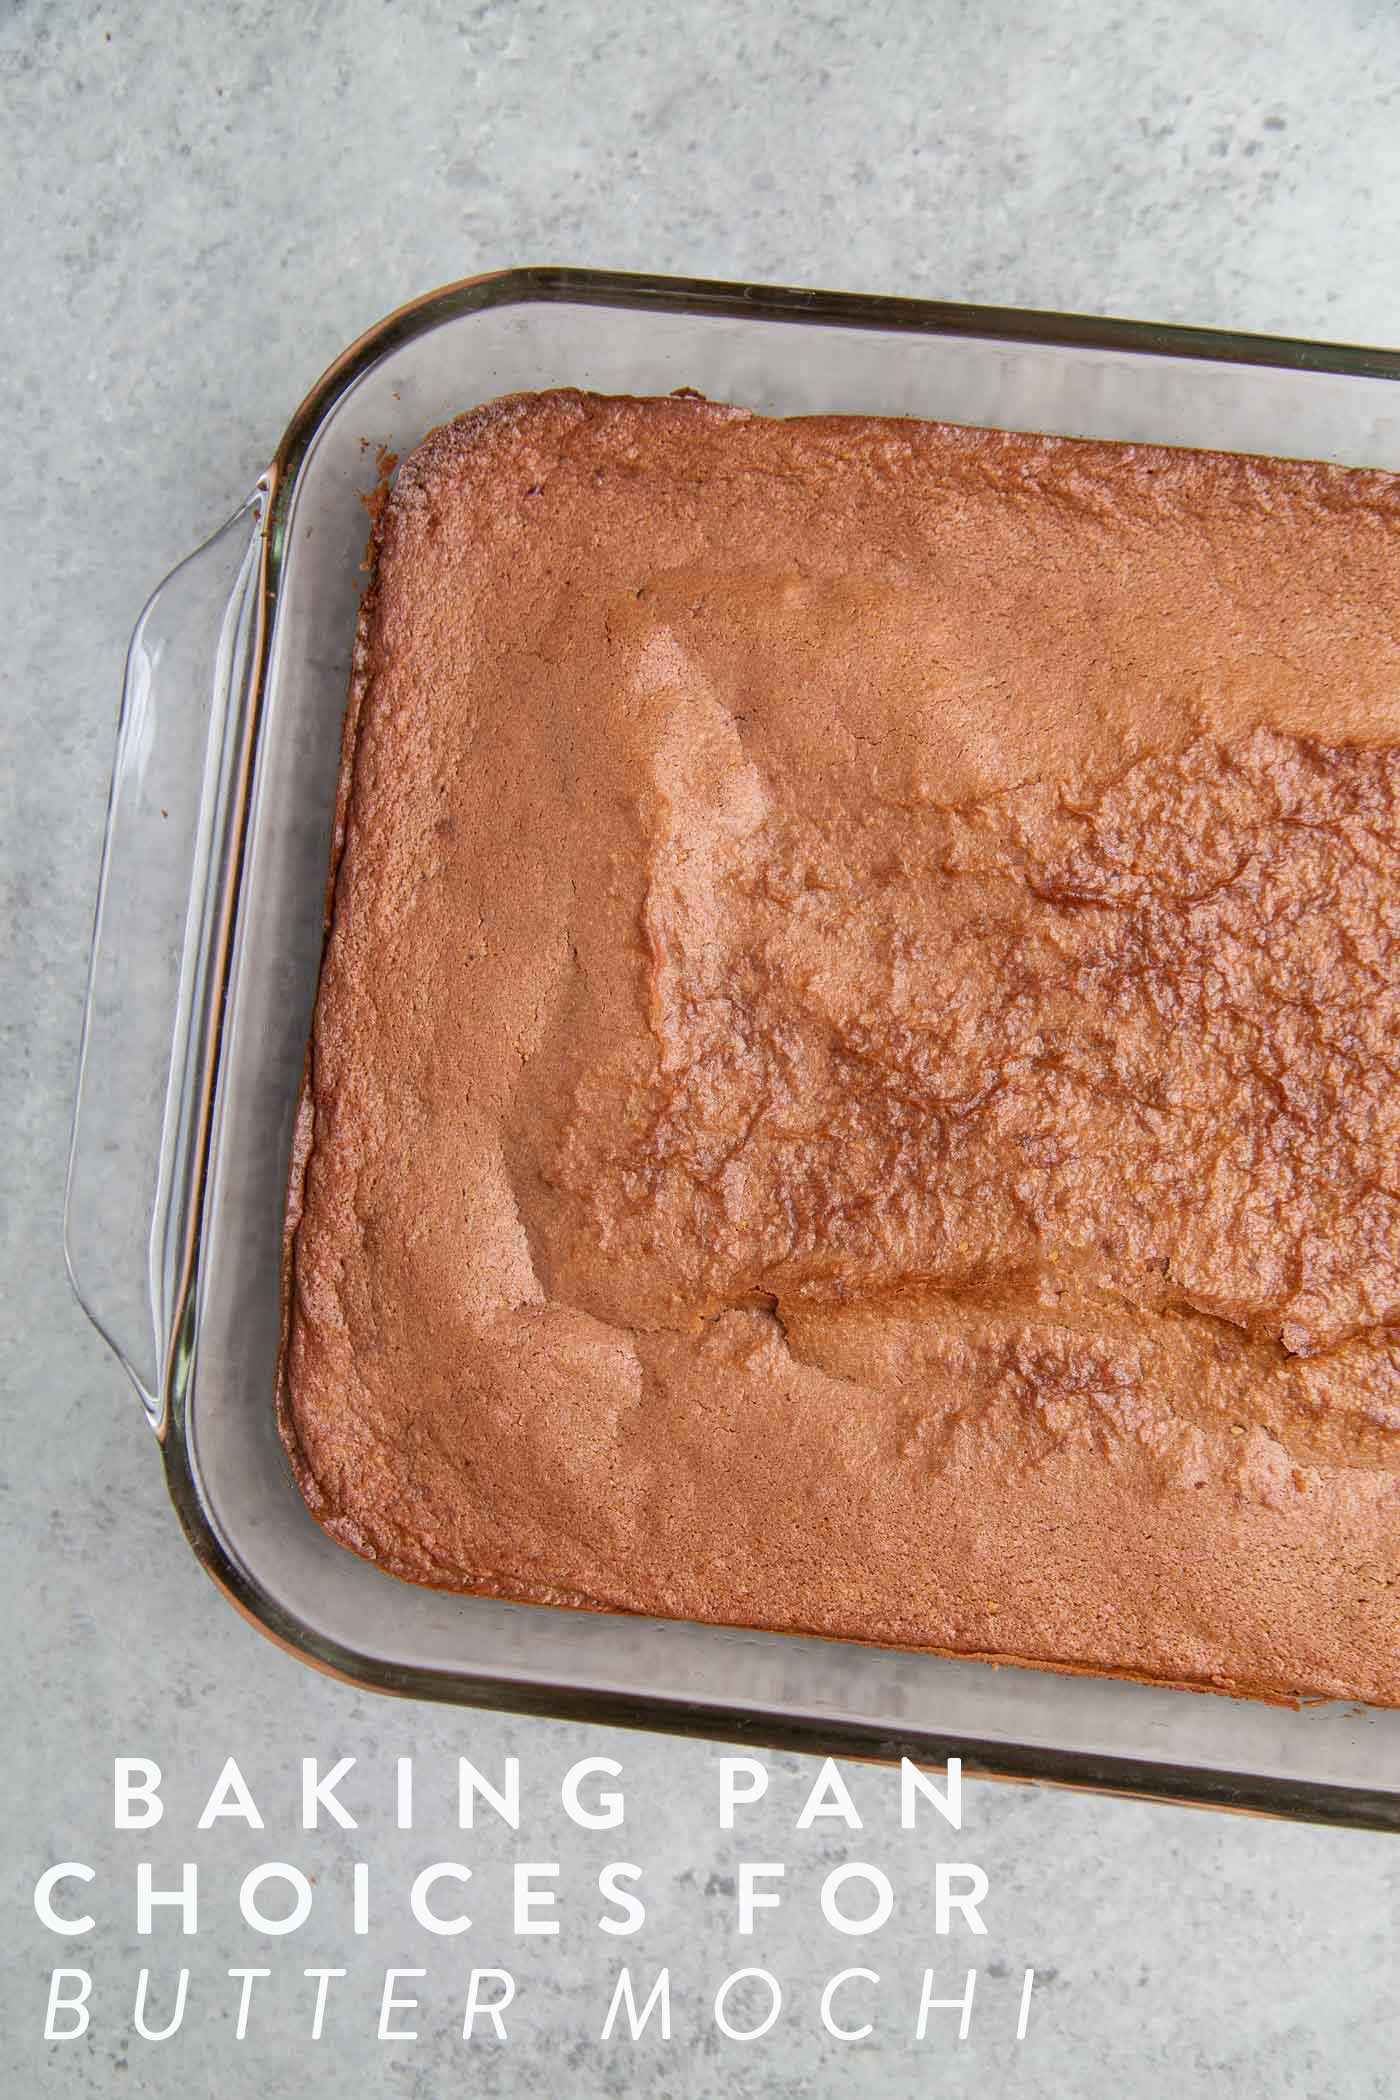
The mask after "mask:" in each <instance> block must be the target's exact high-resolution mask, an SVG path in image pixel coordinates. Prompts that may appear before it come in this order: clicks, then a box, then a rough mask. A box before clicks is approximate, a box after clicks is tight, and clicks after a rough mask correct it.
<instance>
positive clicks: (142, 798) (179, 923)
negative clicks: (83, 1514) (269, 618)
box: [63, 482, 267, 1430]
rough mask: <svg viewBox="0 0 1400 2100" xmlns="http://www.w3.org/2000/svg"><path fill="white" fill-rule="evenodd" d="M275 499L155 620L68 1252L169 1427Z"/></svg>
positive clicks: (67, 1208) (108, 889)
mask: <svg viewBox="0 0 1400 2100" xmlns="http://www.w3.org/2000/svg"><path fill="white" fill-rule="evenodd" d="M266 496H267V489H266V484H265V483H263V482H260V483H259V484H258V487H257V488H256V489H255V490H254V492H253V494H252V495H251V496H250V497H249V498H248V500H247V501H246V502H245V503H244V504H242V505H241V506H240V508H239V509H238V510H237V511H236V512H235V513H234V515H233V517H231V518H230V519H229V520H228V522H227V524H225V525H223V526H222V527H221V528H220V529H219V531H218V532H216V533H215V534H214V535H213V537H212V538H211V539H209V540H207V541H206V542H205V544H204V545H203V546H202V547H200V548H199V549H198V550H197V551H196V552H195V553H194V554H192V555H190V556H189V558H188V560H186V561H184V562H182V563H181V564H180V566H179V568H177V569H175V570H173V571H172V572H171V574H170V575H169V576H167V578H166V579H165V581H164V583H162V584H161V585H160V587H159V588H158V589H157V590H156V591H155V593H154V594H153V596H152V597H151V598H150V600H149V602H148V603H147V605H146V608H145V611H144V612H143V613H142V615H141V617H140V619H139V620H138V621H137V623H136V631H135V633H134V634H133V635H132V638H131V647H130V649H129V651H128V653H127V660H126V677H125V681H124V684H123V689H122V701H121V713H120V717H119V719H118V725H117V749H116V758H115V761H114V764H113V768H112V789H111V798H110V801H109V803H108V809H107V829H106V836H105V840H104V843H103V849H102V871H101V875H100V878H99V882H98V892H97V912H96V919H95V923H94V928H93V942H92V960H91V964H90V966H89V972H88V987H87V1004H86V1008H85V1011H84V1016H83V1036H82V1049H81V1052H80V1055H79V1064H78V1085H77V1098H76V1101H75V1104H74V1111H73V1134H72V1143H71V1147H70V1151H69V1158H68V1184H67V1190H66V1195H65V1200H64V1215H63V1244H64V1257H65V1259H66V1261H67V1264H68V1273H69V1276H70V1278H71V1280H72V1283H73V1288H74V1290H75V1291H76V1292H77V1294H78V1298H79V1300H80V1302H81V1303H82V1306H83V1308H84V1310H85V1311H86V1312H87V1314H88V1316H89V1318H90V1319H91V1320H92V1322H93V1324H94V1325H95V1326H96V1328H97V1329H98V1331H99V1333H100V1334H101V1335H102V1336H103V1337H104V1338H105V1340H106V1341H107V1342H108V1343H109V1345H110V1346H111V1348H112V1349H113V1350H114V1351H115V1353H116V1355H117V1357H118V1358H119V1359H120V1361H121V1363H122V1364H123V1366H124V1367H125V1369H126V1371H127V1373H128V1375H129V1376H130V1378H131V1381H132V1383H133V1385H134V1386H135V1387H136V1390H137V1391H138V1393H139V1394H140V1395H141V1398H142V1401H143V1403H144V1405H145V1408H146V1412H147V1414H148V1416H149V1417H150V1420H151V1422H152V1424H153V1426H154V1427H156V1428H157V1430H159V1429H160V1428H161V1427H162V1423H163V1396H164V1393H165V1390H166V1383H167V1369H168V1364H169V1358H170V1352H171V1349H172V1346H173V1345H174V1341H175V1335H174V1323H175V1320H176V1317H177V1308H178V1304H179V1298H180V1292H181V1285H182V1280H183V1277H184V1274H185V1268H186V1263H187V1259H188V1252H189V1243H190V1234H191V1230H192V1225H193V1214H194V1206H195V1204H196V1203H197V1199H198V1188H197V1186H196V1182H197V1177H198V1159H199V1154H200V1150H201V1138H202V1133H203V1128H204V1113H205V1091H206V1087H207V1083H208V1079H209V1064H210V1058H211V1056H212V1049H213V1038H214V1034H215V1032H216V1030H217V1022H218V1014H217V1003H218V1000H219V998H220V996H221V988H222V971H221V969H220V968H219V967H218V957H219V955H220V953H221V950H222V942H221V939H220V935H221V931H226V928H222V927H221V918H222V915H223V914H224V913H225V911H226V909H227V904H226V897H227V885H226V883H225V882H224V881H223V880H222V879H221V878H222V876H223V875H224V874H225V873H226V872H227V871H228V868H229V856H230V854H234V855H236V853H237V849H238V808H239V805H240V802H241V796H240V793H239V788H240V783H241V775H242V767H243V765H244V763H245V762H246V728H247V720H246V718H247V714H248V709H247V707H246V705H245V704H244V703H245V701H246V699H247V696H248V693H249V690H250V687H251V681H252V678H253V676H254V675H255V669H256V657H257V653H258V640H259V627H260V620H261V592H260V587H259V585H260V555H261V550H262V539H263V525H264V517H265V511H266Z"/></svg>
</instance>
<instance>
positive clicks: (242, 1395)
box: [65, 269, 1400, 1829]
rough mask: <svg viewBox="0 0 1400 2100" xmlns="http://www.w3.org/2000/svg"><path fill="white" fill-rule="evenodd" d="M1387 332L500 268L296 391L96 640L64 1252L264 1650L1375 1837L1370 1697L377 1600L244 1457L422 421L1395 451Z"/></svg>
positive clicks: (262, 1468)
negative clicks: (118, 701) (403, 498)
mask: <svg viewBox="0 0 1400 2100" xmlns="http://www.w3.org/2000/svg"><path fill="white" fill-rule="evenodd" d="M1397 380H1400V354H1397V353H1394V352H1388V351H1381V350H1361V349H1346V348H1340V347H1336V346H1332V345H1328V344H1318V343H1305V342H1293V341H1284V340H1275V339H1271V338H1262V337H1243V336H1234V335H1226V334H1216V333H1211V332H1207V331H1204V330H1197V329H1182V328H1165V327H1151V326H1144V325H1139V324H1136V323H1131V322H1118V321H1103V320H1086V319H1079V318H1074V317H1067V316H1062V315H1053V314H1039V313H1022V312H1009V311H999V310H996V309H992V308H983V307H967V306H951V305H943V304H936V303H933V302H927V301H919V300H907V299H883V298H865V297H853V296H845V295H836V294H829V293H823V292H809V291H794V290H781V289H773V288H767V287H762V286H753V285H740V284H707V283H699V282H695V281H691V280H685V279H676V278H652V277H640V276H621V275H614V274H611V273H605V272H599V271H586V270H564V269H521V270H508V271H503V272H499V273H496V274H493V275H489V276H485V277H478V278H473V279H470V280H468V281H466V282H465V283H462V284H456V285H451V286H448V287H447V288H445V289H444V290H442V291H438V292H434V293H432V294H430V295H428V296H427V297H425V298H423V299H420V300H417V301H416V302H415V303H414V304H412V305H410V306H407V307H404V308H402V309H401V310H400V311H399V312H397V313H395V314H393V315H391V316H390V317H389V318H388V319H387V320H385V321H383V322H381V323H380V325H379V326H378V327H377V328H374V329H372V330H371V331H370V332H369V334H367V335H366V336H364V337H362V338H361V340H360V341H359V342H358V343H356V344H354V345H353V346H352V347H351V348H350V349H349V350H347V351H346V353H345V354H344V356H343V357H341V358H340V360H339V361H338V362H337V363H336V364H335V365H334V366H332V368H331V369H330V371H329V372H327V373H326V375H325V377H324V378H323V379H322V380H321V381H320V382H319V383H318V384H317V386H316V387H315V388H314V389H313V391H312V392H311V394H310V395H309V396H308V397H307V399H306V401H305V402H304V403H303V404H302V406H301V408H300V409H299V410H298V411H297V413H296V415H295V416H294V418H293V419H292V422H291V424H290V426H289V428H288V430H287V432H286V435H285V436H284V438H283V439H282V442H281V444H280V446H279V447H278V449H277V453H276V455H275V457H274V459H273V461H272V464H271V465H270V466H269V468H268V469H267V471H266V473H264V474H263V475H262V476H261V477H260V478H259V479H258V481H257V483H256V485H255V487H254V488H253V490H252V493H251V494H250V495H249V496H248V498H247V500H246V501H245V502H244V503H243V504H242V505H241V507H240V508H239V510H238V511H237V512H236V513H235V515H234V516H233V517H232V518H231V519H230V520H229V522H228V523H227V524H226V525H225V526H224V527H223V528H222V529H221V530H220V531H219V532H217V533H216V534H215V535H214V537H213V538H212V539H211V540H209V541H208V542H207V544H206V545H205V546H204V547H202V548H201V549H200V550H199V551H198V552H197V553H195V554H193V555H191V557H190V558H189V560H188V561H186V562H185V563H184V564H182V566H181V567H180V568H178V569H177V570H175V572H174V573H173V574H172V575H171V576H170V577H169V578H167V580H166V581H165V583H163V584H162V585H161V586H160V588H159V590H158V591H157V592H156V594H155V596H154V597H153V598H152V599H151V601H150V603H149V604H148V605H147V607H146V610H145V612H144V613H143V614H142V616H141V620H140V623H139V624H138V626H137V629H136V632H135V635H134V637H133V640H132V645H131V652H130V656H129V659H128V664H127V675H126V685H125V692H124V697H123V702H122V711H121V719H120V726H119V731H118V740H117V752H116V762H115V770H114V775H113V784H112V798H111V805H110V811H109V817H108V825H107V835H106V845H105V849H104V856H103V865H102V877H101V885H100V892H99V901H98V908H97V918H96V926H95V931H94V939H93V955H92V966H91V975H90V981H89V990H88V1002H87V1012H86V1019H85V1025H84V1032H83V1048H82V1057H81V1065H80V1072H79V1082H78V1096H77V1105H76V1111H75V1116H74V1129H73V1145H72V1153H71V1158H70V1162H69V1178H68V1192H67V1207H66V1233H65V1236H66V1248H67V1256H68V1263H69V1268H70V1272H71V1274H72V1276H73V1279H74V1284H75V1288H76V1289H77V1291H78V1295H79V1297H80V1298H81V1300H82V1302H83V1304H84V1306H85V1308H86V1309H87V1311H88V1312H89V1314H90V1316H91V1317H92V1319H93V1320H94V1322H95V1323H96V1324H97V1326H98V1327H99V1329H100V1330H101V1332H102V1333H103V1334H104V1335H105V1336H106V1338H107V1339H108V1341H109V1342H110V1343H111V1345H112V1347H113V1348H114V1350H115V1351H116V1352H117V1354H118V1356H119V1357H120V1358H121V1360H122V1362H123V1364H124V1365H125V1367H126V1369H127V1371H128V1372H129V1374H130V1376H131V1378H132V1380H133V1382H134V1384H135V1385H136V1387H137V1390H138V1391H139V1393H140V1395H141V1397H142V1400H143V1402H144V1404H145V1407H146V1411H147V1414H148V1416H149V1418H150V1421H151V1424H152V1426H153V1427H154V1429H155V1431H156V1434H157V1437H158V1439H159V1443H160V1449H161V1452H162V1456H163V1459H164V1464H165V1471H166V1477H167V1481H168V1483H169V1488H170V1492H171V1496H172V1498H173V1500H174V1503H175V1506H176V1508H177V1510H178V1511H179V1514H180V1517H181V1519H182V1521H183V1523H184V1525H185V1528H186V1531H187V1533H188V1535H189V1538H190V1541H191V1543H192V1545H193V1547H194V1549H195V1552H196V1553H197V1555H198V1556H199V1559H200V1560H201V1562H202V1563H203V1565H204V1566H205V1568H206V1569H207V1570H208V1571H209V1573H210V1574H211V1575H212V1576H213V1578H214V1579H215V1581H216V1582H218V1583H219V1584H220V1586H221V1587H222V1588H223V1589H224V1591H225V1592H226V1594H227V1595H228V1596H229V1598H230V1599H231V1600H232V1601H233V1602H234V1603H235V1604H236V1605H237V1606H238V1607H239V1608H240V1609H241V1610H242V1611H243V1612H244V1613H245V1614H246V1615H247V1616H248V1617H250V1618H251V1619H252V1620H253V1621H254V1622H255V1624H257V1625H258V1626H260V1627H261V1628H262V1629H263V1630H264V1631H265V1632H266V1633H268V1634H269V1635H270V1636H271V1637H272V1638H273V1639H274V1640H277V1641H279V1642H280V1643H281V1644H282V1645H284V1646H286V1647H288V1648H291V1649H293V1650H294V1651H295V1652H296V1653H298V1654H300V1655H302V1656H304V1657H305V1658H306V1660H307V1661H309V1662H312V1663H314V1664H316V1665H318V1666H319V1667H321V1668H323V1669H326V1670H328V1671H331V1672H333V1673H335V1674H338V1675H340V1676H342V1677H344V1678H347V1679H350V1680H353V1681H354V1682H356V1683H360V1684H364V1685H369V1686H373V1687H375V1688H376V1689H379V1690H382V1691H389V1692H397V1693H401V1694H407V1695H410V1696H413V1697H418V1698H432V1699H444V1700H454V1701H458V1702H461V1703H463V1704H467V1705H478V1706H492V1707H499V1708H504V1709H508V1710H512V1711H516V1712H520V1713H540V1714H553V1715H560V1716H568V1717H572V1718H576V1719H590V1718H591V1719H596V1720H598V1721H600V1722H609V1723H627V1724H632V1725H636V1726H640V1727H647V1728H658V1729H669V1730H673V1731H680V1732H684V1733H687V1734H698V1735H713V1736H717V1737H721V1738H724V1739H728V1740H736V1739H751V1740H753V1741H756V1742H759V1743H764V1744H770V1745H775V1746H787V1747H791V1748H797V1749H806V1750H814V1751H822V1752H830V1753H834V1754H845V1755H856V1756H867V1757H873V1758H895V1757H898V1756H900V1755H901V1754H907V1755H909V1756H912V1757H914V1758H917V1759H919V1760H921V1761H925V1762H941V1761H942V1760H943V1759H944V1758H945V1757H946V1756H947V1755H949V1754H950V1753H952V1752H960V1753H961V1755H962V1756H963V1758H964V1760H965V1763H966V1765H967V1767H968V1768H969V1769H971V1770H979V1771H982V1772H986V1773H990V1774H995V1775H998V1776H1001V1777H1006V1778H1015V1779H1027V1780H1040V1781H1047V1782H1055V1783H1060V1784H1067V1785H1076V1786H1082V1787H1089V1788H1096V1789H1101V1790H1105V1791H1113V1792H1123V1793H1132V1794H1138V1795H1144V1796H1153V1797H1159V1798H1164V1799H1174V1800H1180V1801H1191V1802H1197V1803H1202V1804H1211V1805H1215V1806H1220V1807H1229V1808H1234V1809H1237V1810H1248V1811H1254V1812H1264V1813H1275V1814H1281V1815H1291V1816H1300V1817H1307V1818H1311V1819H1315V1820H1320V1821H1329V1822H1337V1823H1350V1824H1357V1825H1365V1826H1370V1827H1374V1828H1386V1829H1400V1711H1392V1712H1383V1711H1379V1710H1376V1709H1369V1708H1362V1707H1357V1706H1341V1705H1335V1704H1334V1705H1315V1706H1311V1707H1304V1708H1302V1709H1299V1710H1296V1711H1295V1710H1293V1709H1290V1708H1282V1707H1274V1706H1269V1705H1264V1704H1259V1703H1254V1702H1249V1701H1239V1700H1233V1699H1228V1698H1223V1697H1218V1696H1212V1695H1208V1694H1197V1693H1190V1692H1185V1691H1171V1690H1165V1689H1160V1688H1153V1687H1148V1686H1143V1685H1136V1684H1128V1683H1121V1682H1117V1681H1112V1680H1105V1679H1099V1678H1092V1677H1074V1676H1057V1675H1052V1674H1048V1673H1045V1672H1039V1671H1031V1670H1024V1669H1014V1668H1007V1667H1002V1668H995V1667H992V1666H990V1665H987V1664H982V1663H975V1662H956V1661H946V1660H942V1659H939V1658H937V1657H933V1656H928V1655H920V1654H911V1653H902V1652H894V1651H890V1650H885V1649H879V1648H873V1647H863V1646H858V1645H854V1644H850V1643H842V1642H834V1641H825V1640H815V1639H805V1638H799V1637H795V1636H791V1635H774V1634H761V1633H751V1632H743V1631H732V1630H726V1629H722V1628H714V1627H705V1626H697V1625H689V1624H677V1623H671V1622H664V1621H657V1620H648V1619H642V1618H630V1617H625V1616H621V1615H609V1614H603V1613H597V1614H593V1613H585V1612H573V1611H558V1610H549V1609H545V1608H543V1607H540V1606H534V1605H512V1604H505V1603H499V1602H496V1601H493V1600H490V1599H484V1598H476V1597H458V1596H448V1595H444V1594H439V1593H436V1592H432V1591H428V1590H423V1589H418V1588H414V1587H411V1586H410V1585H408V1584H405V1583H401V1582H398V1581H396V1580H394V1579H393V1578H392V1577H389V1576H386V1575H383V1574H381V1573H380V1572H378V1571H377V1570H376V1569H375V1568H373V1567H372V1566H369V1565H368V1564H367V1563H365V1562H364V1561H362V1560H360V1559H358V1558H357V1557H356V1556H355V1555H354V1554H352V1553H349V1552H347V1551H345V1550H344V1549H342V1548H341V1547H339V1546H337V1545H335V1544H333V1543H332V1541H331V1540H330V1539H329V1538H327V1536H326V1535H325V1533H324V1532H322V1531H321V1530H320V1529H319V1527H318V1526H317V1525H316V1524H315V1523H314V1522H313V1521H312V1519H311V1517H310V1516H309V1515H308V1514H307V1512H306V1509H305V1508H304V1506H303V1504H302V1500H301V1497H300V1495H299V1494H298V1492H297V1490H296V1488H295V1486H294V1484H293V1481H292V1476H291V1472H290V1470H289V1468H288V1465H287V1462H286V1460H285V1458H284V1455H283V1452H282V1448H281V1445H280V1443H279V1441H278V1436H277V1428H276V1422H275V1418H274V1409H273V1373H274V1363H275V1358H276V1352H277V1339H278V1317H279V1307H278V1289H279V1258H280V1247H281V1224H282V1207H283V1197H284V1191H285V1186H286V1171H287V1155H288V1147H289V1142H290V1137H291V1125H292V1115H293V1109H294V1105H295V1101H296V1096H297V1087H298V1082H299V1079H300V1074H301V1068H302V1059H303V1055H304V1052H305V1046H306V1040H307V1031H308V1026H309V1021H310V1014H311V1006H312V1000H313V995H314V992H315V986H316V978H317V970H318V965H319V959H320V951H321V941H322V933H323V923H324V904H325V889H326V869H327V864H328V857H329V848H330V831H331V822H332V811H333V806H334V798H335V787H336V775H337V765H338V758H339V740H340V730H341V717H342V712H343V709H344V705H345V697H346V688H347V682H348V677H349V669H350V652H351V644H352V638H353V633H354V624H355V611H356V605H357V601H358V597H359V594H360V592H361V590H362V588H363V584H364V572H363V567H362V562H363V556H364V551H365V543H366V537H367V532H368V518H367V515H366V505H367V504H368V503H370V502H372V499H373V493H374V491H375V488H376V486H377V485H380V484H381V483H382V480H383V475H384V472H385V470H386V468H387V467H388V466H389V465H390V462H389V460H388V458H387V453H388V452H391V451H392V452H396V453H397V452H403V451H405V450H407V449H408V448H410V447H411V446H412V445H413V444H414V443H416V441H417V440H418V439H419V438H420V437H422V436H423V435H424V433H425V432H426V431H427V430H429V429H430V428H431V427H432V426H433V425H434V424H437V423H440V422H442V421H443V420H445V419H446V418H448V417H449V416H452V415H454V414H456V413H457V412H459V411H460V410H462V409H465V408H468V407H470V406H472V405H473V404H474V403H476V402H479V401H482V400H484V399H487V398H488V397H490V396H492V395H495V394H500V393H505V392H510V391H514V390H517V389H526V388H530V389H533V388H540V387H548V386H554V385H559V384H573V385H578V386H581V387H587V388H594V389H598V390H600V391H603V392H627V393H642V394H650V393H665V392H668V391H670V390H671V389H672V388H675V387H678V386H691V387H696V388H698V389H699V390H700V391H702V392H703V393H706V394H709V395H712V396H714V397H716V398H719V399H723V400H728V401H736V402H741V403H744V404H746V405H747V406H749V407H752V408H755V409H760V410H766V411H770V412H777V413H783V414H793V413H800V412H806V411H843V410H845V411H864V412H874V413H880V414H886V415H891V414H892V415H917V416H928V417H936V418H941V419H945V420H950V421H955V422H966V423H984V424H993V425H1000V426H1004V427H1008V428H1019V429H1028V430H1037V431H1052V432H1062V433H1069V434H1074V435H1081V436H1089V437H1101V438H1127V439H1139V440H1145V441H1152V442H1157V443H1165V444H1177V445H1205V446H1222V447H1226V448H1230V449H1233V450H1239V451H1255V452H1266V453H1284V454H1292V455H1295V456H1300V457H1311V458H1321V459H1331V460H1338V461H1343V462H1346V463H1349V464H1354V465H1369V466H1383V467H1389V468H1395V469H1400V386H1397V385H1396V381H1397Z"/></svg>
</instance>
